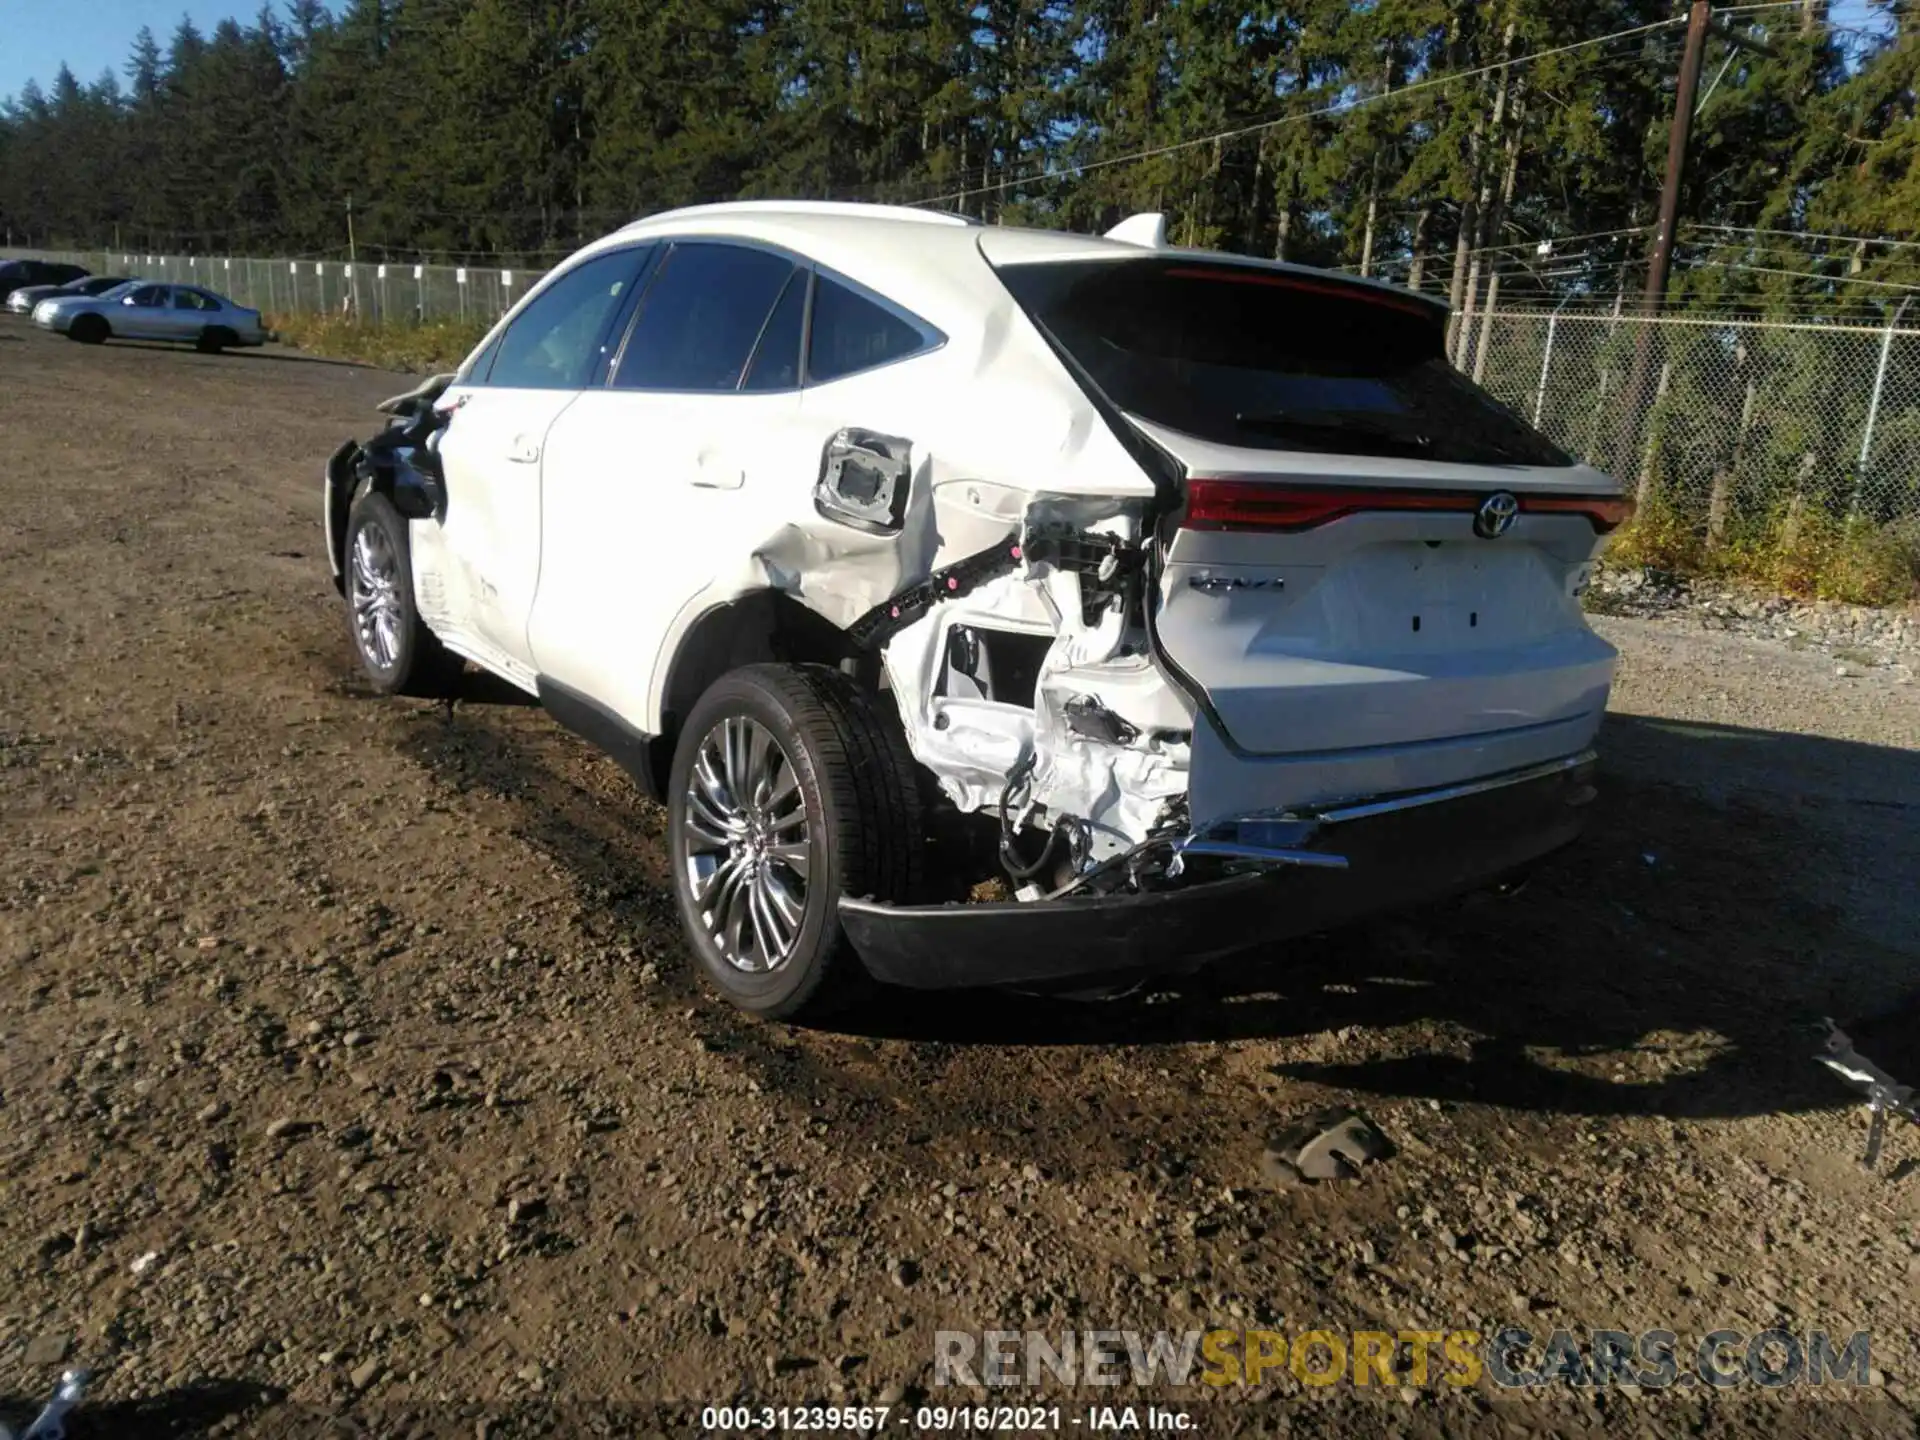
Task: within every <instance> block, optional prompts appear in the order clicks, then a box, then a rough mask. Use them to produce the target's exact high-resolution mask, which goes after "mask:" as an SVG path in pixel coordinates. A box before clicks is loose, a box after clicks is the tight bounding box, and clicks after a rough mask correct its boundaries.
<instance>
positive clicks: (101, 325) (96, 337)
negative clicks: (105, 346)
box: [67, 315, 113, 345]
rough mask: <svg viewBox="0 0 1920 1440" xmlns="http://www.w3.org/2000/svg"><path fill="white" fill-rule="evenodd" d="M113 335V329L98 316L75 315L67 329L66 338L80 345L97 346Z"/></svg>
mask: <svg viewBox="0 0 1920 1440" xmlns="http://www.w3.org/2000/svg"><path fill="white" fill-rule="evenodd" d="M112 333H113V327H111V326H110V325H108V324H107V322H106V321H105V320H103V319H101V318H100V317H99V316H98V315H76V316H74V318H73V323H72V324H71V325H69V326H68V327H67V338H68V339H69V340H78V341H79V342H80V343H81V344H82V345H98V344H99V343H100V342H101V341H102V340H105V339H106V338H107V336H109V335H111V334H112Z"/></svg>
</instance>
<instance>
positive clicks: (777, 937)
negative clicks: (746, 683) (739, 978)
mask: <svg viewBox="0 0 1920 1440" xmlns="http://www.w3.org/2000/svg"><path fill="white" fill-rule="evenodd" d="M684 804H685V807H686V808H685V819H684V821H683V822H682V824H681V826H680V833H679V837H678V839H679V848H680V856H679V859H680V864H681V866H682V867H683V869H684V871H685V876H686V884H687V887H688V889H689V891H690V893H691V895H692V898H693V902H694V905H695V907H696V908H697V909H698V910H699V912H700V916H701V920H702V923H703V925H704V928H705V930H706V933H707V935H708V937H709V938H710V939H711V940H712V942H713V944H714V947H715V948H716V949H718V950H719V952H720V954H721V956H722V957H724V958H725V960H726V961H727V963H728V964H729V965H732V966H733V967H734V968H735V969H738V970H744V971H747V972H749V973H753V972H764V971H769V970H776V969H778V968H779V967H780V966H781V965H784V964H785V963H786V962H787V961H788V960H789V959H790V958H791V957H792V956H793V953H794V946H795V943H796V942H797V941H798V940H799V938H800V930H801V926H802V924H803V922H804V921H805V919H806V912H807V883H808V879H809V876H810V872H811V868H812V852H811V842H810V841H809V838H808V825H807V797H806V794H805V792H804V791H803V790H802V788H801V785H800V777H799V776H798V775H797V774H796V773H795V771H794V768H793V761H792V759H791V758H790V757H789V756H788V755H787V753H786V751H785V750H783V749H782V748H781V746H780V742H779V741H778V740H776V739H775V738H774V737H773V734H772V733H771V732H770V731H769V730H767V728H766V727H765V726H763V725H761V724H760V723H759V722H758V721H756V720H753V719H751V718H749V717H748V716H745V715H729V716H726V717H725V718H723V719H721V720H720V721H719V722H718V723H717V724H715V725H714V726H713V727H712V728H711V729H710V730H708V731H707V733H706V735H705V736H704V737H703V738H702V739H701V741H700V745H699V749H698V750H697V751H696V752H695V754H694V760H693V766H692V769H691V772H690V773H689V775H688V777H687V783H686V791H685V797H684Z"/></svg>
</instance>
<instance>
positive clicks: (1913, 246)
mask: <svg viewBox="0 0 1920 1440" xmlns="http://www.w3.org/2000/svg"><path fill="white" fill-rule="evenodd" d="M1681 228H1682V229H1686V230H1713V231H1720V232H1723V233H1725V234H1729V235H1778V236H1782V237H1785V238H1787V239H1793V240H1838V241H1841V242H1843V243H1845V244H1848V245H1857V244H1859V243H1861V242H1862V241H1865V242H1866V243H1867V244H1869V245H1885V246H1887V247H1888V248H1890V249H1895V250H1920V240H1889V239H1885V238H1883V237H1880V236H1875V235H1841V234H1836V233H1834V232H1831V231H1822V230H1770V229H1766V228H1763V227H1761V226H1758V225H1706V224H1701V223H1699V222H1697V221H1687V222H1685V223H1684V224H1683V225H1682V227H1681Z"/></svg>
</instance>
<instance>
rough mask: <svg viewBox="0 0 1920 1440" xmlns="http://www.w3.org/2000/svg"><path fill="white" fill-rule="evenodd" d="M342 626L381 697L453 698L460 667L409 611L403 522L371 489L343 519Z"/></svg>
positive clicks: (408, 555)
mask: <svg viewBox="0 0 1920 1440" xmlns="http://www.w3.org/2000/svg"><path fill="white" fill-rule="evenodd" d="M345 568H346V572H347V625H348V629H349V630H350V631H351V633H352V635H353V650H354V654H355V655H357V656H359V658H360V668H361V669H362V670H364V671H365V672H366V675H367V679H369V680H370V681H372V682H373V688H374V689H376V690H378V691H379V692H380V693H381V694H382V695H420V696H428V697H439V696H444V695H448V694H451V693H452V691H453V688H454V685H455V683H456V682H457V681H458V680H459V677H460V671H461V669H462V662H461V660H460V657H459V656H458V655H455V654H453V653H452V652H451V651H449V650H448V649H447V648H446V647H445V646H443V645H442V644H441V643H440V641H439V640H438V638H436V637H435V635H434V633H433V632H432V631H431V630H429V629H428V628H427V626H426V623H425V622H424V621H422V620H421V618H420V615H419V612H418V611H416V610H415V609H414V606H413V555H412V551H411V550H410V548H409V546H408V543H407V522H406V520H405V519H403V518H402V517H401V514H400V512H399V511H398V510H396V509H394V508H393V502H392V501H391V500H389V499H387V497H386V496H384V495H381V494H379V493H377V492H375V491H372V490H369V491H367V492H366V493H365V494H363V495H362V496H361V497H360V498H359V499H358V500H356V501H354V502H353V508H352V509H351V510H349V511H348V512H347V546H346V567H345Z"/></svg>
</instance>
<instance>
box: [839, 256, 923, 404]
mask: <svg viewBox="0 0 1920 1440" xmlns="http://www.w3.org/2000/svg"><path fill="white" fill-rule="evenodd" d="M938 343H939V337H938V335H937V334H935V333H934V332H932V331H931V330H929V329H928V328H927V327H925V326H923V325H920V324H916V323H915V322H913V321H911V320H909V319H908V318H907V317H906V316H905V315H903V314H901V313H900V312H898V311H896V310H894V309H892V308H890V307H889V306H886V305H882V304H881V303H880V302H879V301H877V300H872V299H869V298H868V297H867V296H865V295H862V294H860V293H859V292H858V291H857V290H854V289H853V288H852V287H850V286H847V285H843V284H841V283H840V282H839V281H838V280H835V279H832V278H831V277H829V276H826V275H822V276H821V277H820V278H819V280H818V281H817V282H816V283H815V285H814V287H813V334H812V337H811V338H810V339H809V341H808V343H807V383H808V384H810V385H822V384H825V383H826V382H827V381H829V380H838V379H840V377H841V376H843V375H852V374H855V373H857V372H858V371H861V370H871V369H873V367H874V366H876V365H888V364H891V363H892V362H893V361H895V360H904V359H906V358H907V357H908V356H909V355H914V354H917V353H919V352H920V351H922V350H928V349H931V348H932V347H933V346H934V345H936V344H938Z"/></svg>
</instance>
